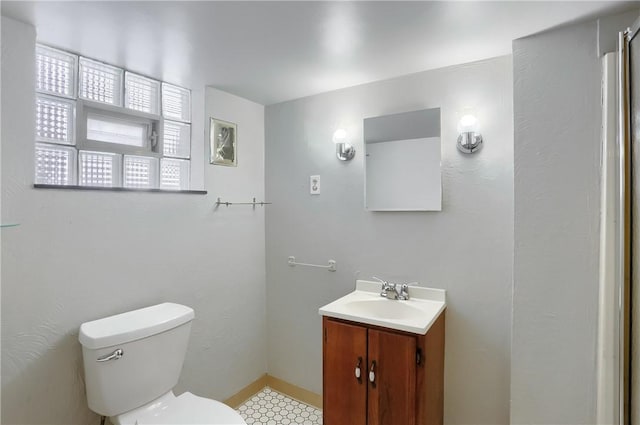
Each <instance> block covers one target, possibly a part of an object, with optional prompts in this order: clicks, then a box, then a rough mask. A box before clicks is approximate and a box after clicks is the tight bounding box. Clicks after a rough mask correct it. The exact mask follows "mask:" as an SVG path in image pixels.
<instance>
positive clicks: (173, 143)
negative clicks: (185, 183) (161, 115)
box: [162, 120, 191, 159]
mask: <svg viewBox="0 0 640 425" xmlns="http://www.w3.org/2000/svg"><path fill="white" fill-rule="evenodd" d="M163 133H164V136H163V137H164V144H163V148H162V151H163V154H164V155H165V156H172V157H176V158H187V159H188V158H189V156H190V155H191V125H189V124H184V123H181V122H176V121H169V120H165V121H164V130H163Z"/></svg>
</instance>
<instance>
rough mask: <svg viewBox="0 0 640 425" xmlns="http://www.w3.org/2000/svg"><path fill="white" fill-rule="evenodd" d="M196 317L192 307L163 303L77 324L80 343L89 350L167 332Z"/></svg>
mask: <svg viewBox="0 0 640 425" xmlns="http://www.w3.org/2000/svg"><path fill="white" fill-rule="evenodd" d="M194 317H195V314H194V312H193V309H192V308H190V307H187V306H185V305H181V304H174V303H163V304H158V305H153V306H151V307H146V308H141V309H139V310H133V311H128V312H126V313H122V314H116V315H115V316H109V317H105V318H104V319H98V320H94V321H91V322H86V323H83V324H82V325H80V337H79V340H80V344H82V345H83V346H84V347H86V348H88V349H92V350H95V349H98V348H104V347H110V346H112V345H117V344H124V343H126V342H131V341H135V340H137V339H142V338H146V337H148V336H151V335H155V334H159V333H161V332H165V331H168V330H169V329H173V328H175V327H178V326H180V325H183V324H185V323H187V322H190V321H191V320H193V318H194Z"/></svg>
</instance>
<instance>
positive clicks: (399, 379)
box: [345, 329, 416, 425]
mask: <svg viewBox="0 0 640 425" xmlns="http://www.w3.org/2000/svg"><path fill="white" fill-rule="evenodd" d="M372 366H373V373H374V375H375V376H374V380H373V382H371V381H370V380H369V393H368V394H369V402H368V415H367V416H368V422H367V423H368V425H399V424H402V425H414V424H415V417H416V338H415V337H413V336H409V335H400V334H397V333H393V332H386V331H382V330H375V329H370V330H369V366H368V367H369V371H367V375H369V372H370V371H371V368H372ZM367 377H368V378H371V377H370V376H367ZM345 423H347V422H345Z"/></svg>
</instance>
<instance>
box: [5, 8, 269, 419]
mask: <svg viewBox="0 0 640 425" xmlns="http://www.w3.org/2000/svg"><path fill="white" fill-rule="evenodd" d="M34 43H35V32H34V29H33V28H32V27H30V26H27V25H24V24H22V23H19V22H17V21H13V20H10V19H6V18H4V17H3V18H2V88H1V93H2V145H1V146H2V184H3V185H2V217H3V219H5V220H14V219H15V220H17V221H19V222H20V223H21V226H20V227H17V228H12V229H4V230H2V232H3V235H2V236H3V237H2V423H4V424H61V425H62V424H65V425H66V424H83V425H86V424H92V423H98V422H97V417H95V416H94V415H93V414H92V413H90V412H89V411H88V409H87V407H86V399H85V396H84V388H83V378H82V369H81V365H82V357H81V351H80V344H79V343H78V341H77V334H78V327H79V325H80V324H81V323H82V322H84V321H87V320H92V319H96V318H100V317H104V316H107V315H110V314H114V313H119V312H123V311H127V310H130V309H134V308H138V307H143V306H147V305H151V304H154V303H159V302H163V301H174V302H178V303H184V304H187V305H189V306H191V307H193V308H194V309H195V311H196V320H195V322H194V324H193V328H192V335H191V341H190V345H189V352H188V354H187V359H186V362H185V365H184V369H183V373H182V378H181V381H180V383H179V385H178V387H177V391H178V392H182V391H185V390H189V391H192V392H194V393H196V394H201V395H204V396H210V397H215V398H220V399H221V398H225V397H227V396H230V395H231V394H233V393H235V392H236V391H238V390H239V389H241V388H242V387H244V386H245V385H247V384H249V383H250V382H252V381H253V380H254V379H256V378H257V377H259V376H260V375H261V374H263V373H264V372H265V371H266V366H267V365H266V359H265V356H264V351H265V347H266V337H265V333H266V326H265V271H264V270H265V265H264V260H265V258H264V253H265V245H264V212H263V210H262V209H260V208H258V209H256V210H255V211H253V210H252V209H251V208H250V207H246V208H241V207H237V208H234V207H230V208H228V209H225V208H223V209H220V210H217V211H216V210H214V203H215V200H216V197H218V196H224V197H229V198H233V199H234V200H238V199H239V200H245V199H247V198H250V197H252V196H254V195H255V196H256V197H258V198H262V197H263V196H264V177H263V175H264V171H263V170H264V168H263V159H264V108H263V107H262V106H261V105H258V104H255V103H252V102H249V101H246V100H243V99H241V98H238V97H235V96H231V95H228V94H225V93H222V92H219V91H216V90H212V89H206V102H205V90H204V85H203V84H202V85H198V84H197V83H194V86H193V87H192V88H193V89H194V94H193V111H194V132H193V140H192V143H193V145H194V149H193V155H194V158H193V161H195V162H199V167H200V169H203V170H204V172H203V175H204V177H203V180H204V188H205V189H206V190H208V191H209V194H208V195H206V196H203V195H180V194H158V193H118V192H90V191H65V190H42V189H40V190H36V189H33V188H32V184H33V177H32V176H33V149H34V148H33V143H34V124H33V123H34ZM205 103H206V105H205ZM205 106H206V111H205ZM203 112H204V116H203ZM209 115H213V116H216V117H218V118H222V119H225V120H229V121H233V122H236V123H238V126H239V145H238V151H239V152H238V158H239V165H238V167H237V168H228V167H218V166H211V165H209V164H208V161H207V162H205V161H206V159H205V158H204V156H205V155H206V154H207V153H208V148H205V143H206V142H205V135H204V133H205V130H206V129H207V128H208V125H205V124H204V123H205V117H206V116H209ZM168 349H170V347H169V348H168Z"/></svg>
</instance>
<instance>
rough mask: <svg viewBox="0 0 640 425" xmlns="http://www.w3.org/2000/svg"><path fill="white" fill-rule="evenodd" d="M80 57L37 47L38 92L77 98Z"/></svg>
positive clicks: (49, 48)
mask: <svg viewBox="0 0 640 425" xmlns="http://www.w3.org/2000/svg"><path fill="white" fill-rule="evenodd" d="M77 69H78V57H77V56H76V55H73V54H71V53H67V52H63V51H60V50H57V49H52V48H51V47H47V46H42V45H38V46H36V90H37V91H39V92H43V93H50V94H53V95H56V96H63V97H70V98H74V97H75V96H76V92H75V88H76V70H77Z"/></svg>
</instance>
